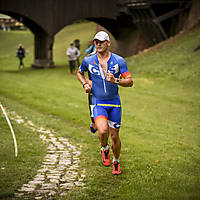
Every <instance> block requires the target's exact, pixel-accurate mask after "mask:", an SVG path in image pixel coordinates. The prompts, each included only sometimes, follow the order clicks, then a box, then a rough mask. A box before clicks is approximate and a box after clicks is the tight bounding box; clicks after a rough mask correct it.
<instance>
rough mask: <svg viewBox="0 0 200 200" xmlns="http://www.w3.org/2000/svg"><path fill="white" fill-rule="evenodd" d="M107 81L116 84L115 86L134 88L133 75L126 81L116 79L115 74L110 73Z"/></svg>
mask: <svg viewBox="0 0 200 200" xmlns="http://www.w3.org/2000/svg"><path fill="white" fill-rule="evenodd" d="M107 81H109V82H111V83H114V84H118V85H120V86H123V87H132V86H133V79H132V77H131V74H129V75H128V76H126V77H125V78H124V79H119V78H115V77H114V75H113V74H111V73H108V74H107Z"/></svg>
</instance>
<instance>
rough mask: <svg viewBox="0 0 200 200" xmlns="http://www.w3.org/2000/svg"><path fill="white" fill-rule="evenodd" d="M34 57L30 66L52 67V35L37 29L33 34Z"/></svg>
mask: <svg viewBox="0 0 200 200" xmlns="http://www.w3.org/2000/svg"><path fill="white" fill-rule="evenodd" d="M34 35H35V41H34V47H35V58H34V63H33V64H32V67H35V68H46V67H53V66H54V62H53V43H54V35H50V34H48V33H46V32H45V31H43V30H41V29H40V30H38V31H37V32H36V33H35V34H34Z"/></svg>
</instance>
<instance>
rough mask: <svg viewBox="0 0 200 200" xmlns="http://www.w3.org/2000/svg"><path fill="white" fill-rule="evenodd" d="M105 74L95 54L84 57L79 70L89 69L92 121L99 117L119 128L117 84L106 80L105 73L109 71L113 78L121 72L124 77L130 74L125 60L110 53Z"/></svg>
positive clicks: (119, 108)
mask: <svg viewBox="0 0 200 200" xmlns="http://www.w3.org/2000/svg"><path fill="white" fill-rule="evenodd" d="M107 65H108V66H107V72H106V75H104V73H103V69H102V67H101V65H100V63H99V61H98V58H97V54H94V55H91V56H89V57H85V58H84V60H83V62H82V64H81V66H80V72H81V73H84V72H87V71H89V73H90V78H91V80H92V94H93V96H92V107H93V109H92V111H93V117H94V121H95V122H96V121H97V120H99V119H101V118H105V119H107V120H108V124H109V126H110V127H112V128H120V125H121V101H120V97H119V93H118V90H119V88H118V85H117V84H114V83H111V82H109V81H107V80H106V76H107V73H108V72H110V73H112V74H113V75H114V77H115V78H118V77H119V75H120V74H121V75H122V77H124V78H126V77H127V76H129V75H130V72H129V70H128V67H127V64H126V61H125V60H124V59H123V58H122V57H120V56H118V55H116V54H114V53H111V56H110V59H109V60H108V62H107Z"/></svg>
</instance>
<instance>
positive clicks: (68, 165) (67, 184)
mask: <svg viewBox="0 0 200 200" xmlns="http://www.w3.org/2000/svg"><path fill="white" fill-rule="evenodd" d="M9 116H10V118H11V119H12V120H15V121H16V122H17V123H19V124H21V125H24V126H26V127H28V128H31V129H32V131H34V132H37V133H38V134H39V135H40V138H41V139H42V141H43V142H45V143H46V145H47V154H46V156H45V158H44V159H43V163H42V166H41V167H40V168H39V169H38V170H37V175H36V176H35V177H34V178H33V179H32V180H30V181H29V182H28V183H25V184H23V186H22V187H21V188H20V189H18V191H17V192H16V193H15V198H18V199H54V197H55V196H56V197H59V196H64V195H66V194H67V192H68V191H69V190H70V189H72V188H73V187H74V186H83V185H84V183H83V180H84V178H85V171H84V170H82V171H81V173H79V172H80V167H79V163H80V160H79V157H80V154H81V147H80V146H79V147H78V146H75V145H72V144H71V143H70V142H69V140H68V139H66V138H63V137H55V136H54V133H55V132H54V131H50V130H46V129H44V128H43V127H37V126H36V125H35V124H33V123H32V122H31V121H29V120H25V119H23V118H22V117H21V116H19V115H17V114H16V113H15V112H11V113H9ZM19 153H20V152H19ZM80 174H81V175H80Z"/></svg>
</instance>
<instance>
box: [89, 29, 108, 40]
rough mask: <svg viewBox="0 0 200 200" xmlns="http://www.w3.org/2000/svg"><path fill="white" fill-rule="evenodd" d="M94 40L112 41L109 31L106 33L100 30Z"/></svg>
mask: <svg viewBox="0 0 200 200" xmlns="http://www.w3.org/2000/svg"><path fill="white" fill-rule="evenodd" d="M94 40H100V41H102V42H103V41H105V40H107V41H110V38H109V35H108V33H106V32H105V31H99V32H98V33H97V34H96V35H95V36H94V39H93V41H94Z"/></svg>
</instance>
